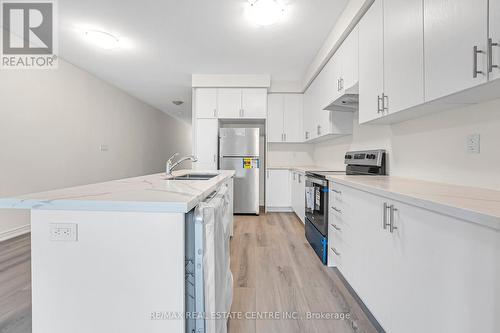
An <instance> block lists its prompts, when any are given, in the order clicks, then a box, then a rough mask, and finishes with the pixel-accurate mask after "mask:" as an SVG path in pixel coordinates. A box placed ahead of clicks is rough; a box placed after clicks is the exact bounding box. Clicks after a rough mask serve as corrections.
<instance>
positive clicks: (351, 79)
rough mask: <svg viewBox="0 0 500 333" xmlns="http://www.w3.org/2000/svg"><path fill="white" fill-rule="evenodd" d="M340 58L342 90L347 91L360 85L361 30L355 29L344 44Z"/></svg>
mask: <svg viewBox="0 0 500 333" xmlns="http://www.w3.org/2000/svg"><path fill="white" fill-rule="evenodd" d="M340 49H341V56H340V68H341V75H340V89H341V91H345V90H346V89H349V88H352V87H353V86H355V85H356V84H357V83H358V70H359V29H358V27H355V28H354V29H353V30H352V31H351V33H350V34H349V36H347V38H346V40H345V41H344V43H342V46H341V47H340Z"/></svg>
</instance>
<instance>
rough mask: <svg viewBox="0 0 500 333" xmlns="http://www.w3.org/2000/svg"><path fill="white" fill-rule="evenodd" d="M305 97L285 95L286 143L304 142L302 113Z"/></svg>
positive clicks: (284, 125) (284, 123)
mask: <svg viewBox="0 0 500 333" xmlns="http://www.w3.org/2000/svg"><path fill="white" fill-rule="evenodd" d="M303 108H304V95H302V94H284V112H283V132H284V139H285V142H295V143H300V142H303V140H302V119H303V117H302V112H303Z"/></svg>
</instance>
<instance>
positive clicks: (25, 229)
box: [0, 224, 31, 242]
mask: <svg viewBox="0 0 500 333" xmlns="http://www.w3.org/2000/svg"><path fill="white" fill-rule="evenodd" d="M30 231H31V225H29V224H26V225H23V226H21V227H17V228H14V229H10V230H6V231H3V232H0V242H3V241H6V240H8V239H11V238H14V237H17V236H21V235H24V234H27V233H29V232H30Z"/></svg>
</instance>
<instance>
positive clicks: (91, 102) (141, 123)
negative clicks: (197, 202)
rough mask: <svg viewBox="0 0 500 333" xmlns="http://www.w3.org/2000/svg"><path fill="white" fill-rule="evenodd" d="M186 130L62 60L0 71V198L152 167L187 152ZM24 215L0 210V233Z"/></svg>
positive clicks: (22, 222)
mask: <svg viewBox="0 0 500 333" xmlns="http://www.w3.org/2000/svg"><path fill="white" fill-rule="evenodd" d="M190 131H191V129H190V126H189V125H187V124H185V123H183V122H181V121H178V120H176V119H174V118H172V117H170V116H168V115H166V114H165V113H163V112H161V111H158V110H156V109H154V108H153V107H151V106H148V105H146V104H144V103H143V102H141V101H139V100H137V99H135V98H133V97H131V96H129V95H127V94H125V93H124V92H122V91H121V90H119V89H117V88H115V87H113V86H111V85H109V84H107V83H105V82H103V81H101V80H99V79H98V78H96V77H94V76H92V75H90V74H89V73H87V72H85V71H82V70H81V69H79V68H77V67H75V66H73V65H71V64H68V63H66V62H63V61H61V62H60V67H59V69H58V70H55V71H54V70H51V71H45V70H25V71H22V70H18V71H2V72H1V73H0V147H1V148H0V149H1V150H0V197H6V196H13V195H17V194H22V193H30V192H37V191H43V190H50V189H55V188H61V187H67V186H73V185H80V184H88V183H94V182H100V181H105V180H111V179H119V178H124V177H130V176H136V175H143V174H150V173H156V172H160V171H162V170H163V169H164V163H165V160H166V158H167V156H168V155H169V154H170V153H173V152H174V151H180V152H182V153H190V152H191V135H190ZM101 144H105V145H107V146H108V147H109V151H107V152H101V151H100V150H99V146H100V145H101ZM28 221H29V219H28V214H27V213H26V212H11V211H0V238H1V237H2V235H3V234H5V232H8V231H9V230H12V229H15V228H18V227H20V226H23V225H26V224H28Z"/></svg>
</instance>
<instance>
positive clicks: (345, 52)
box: [320, 27, 359, 109]
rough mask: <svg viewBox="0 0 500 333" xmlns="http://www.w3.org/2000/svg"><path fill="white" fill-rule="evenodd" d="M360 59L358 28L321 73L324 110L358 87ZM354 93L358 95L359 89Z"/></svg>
mask: <svg viewBox="0 0 500 333" xmlns="http://www.w3.org/2000/svg"><path fill="white" fill-rule="evenodd" d="M358 57H359V50H358V28H357V27H356V28H354V30H353V31H352V32H351V33H350V34H349V36H347V38H346V39H345V40H344V42H343V43H342V45H340V47H339V48H338V50H337V52H335V54H334V55H333V56H332V58H331V59H330V60H329V61H328V63H327V64H326V65H325V67H324V68H323V70H322V71H321V73H322V74H320V75H322V76H323V82H322V86H324V87H325V88H326V90H325V91H324V95H325V98H324V100H321V107H322V108H323V109H324V108H326V107H328V106H329V105H330V104H331V103H333V102H334V101H335V100H337V99H338V98H339V97H340V96H342V95H343V94H345V93H349V92H350V89H351V88H355V87H356V86H357V83H358V65H359V60H358ZM352 92H353V93H357V89H356V90H355V91H352Z"/></svg>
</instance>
